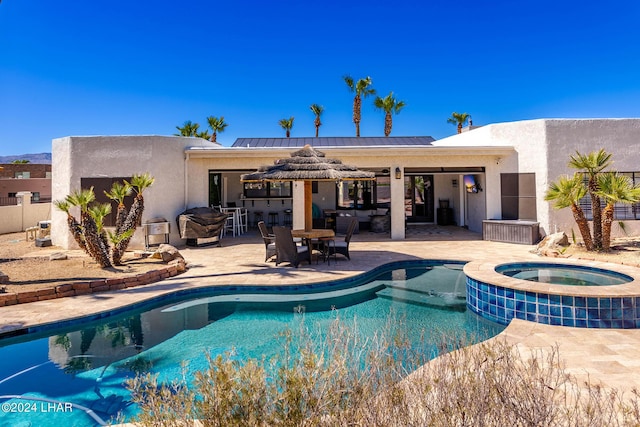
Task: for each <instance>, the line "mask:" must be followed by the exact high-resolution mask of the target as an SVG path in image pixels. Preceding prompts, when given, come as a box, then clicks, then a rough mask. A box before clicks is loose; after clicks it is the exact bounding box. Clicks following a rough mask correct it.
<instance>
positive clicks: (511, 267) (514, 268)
mask: <svg viewBox="0 0 640 427" xmlns="http://www.w3.org/2000/svg"><path fill="white" fill-rule="evenodd" d="M496 271H497V272H498V273H500V274H503V275H505V276H509V277H513V278H516V279H522V280H528V281H531V282H539V283H551V284H555V285H570V286H612V285H621V284H623V283H629V282H631V281H633V277H631V276H628V275H626V274H622V273H618V272H617V271H613V270H606V269H603V268H595V267H586V266H582V265H569V264H551V263H541V262H523V263H508V264H502V265H498V266H496Z"/></svg>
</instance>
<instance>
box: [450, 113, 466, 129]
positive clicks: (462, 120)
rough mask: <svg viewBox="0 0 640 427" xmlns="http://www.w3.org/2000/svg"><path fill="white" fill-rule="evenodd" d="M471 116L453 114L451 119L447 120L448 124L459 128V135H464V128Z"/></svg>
mask: <svg viewBox="0 0 640 427" xmlns="http://www.w3.org/2000/svg"><path fill="white" fill-rule="evenodd" d="M470 117H471V116H470V115H469V114H468V113H456V112H453V113H451V117H449V118H448V119H447V123H451V124H454V125H457V126H458V133H462V126H464V125H465V124H466V123H467V120H469V118H470Z"/></svg>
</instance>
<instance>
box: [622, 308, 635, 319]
mask: <svg viewBox="0 0 640 427" xmlns="http://www.w3.org/2000/svg"><path fill="white" fill-rule="evenodd" d="M635 317H636V311H635V310H634V309H633V308H623V309H622V318H623V319H624V320H633V319H634V318H635Z"/></svg>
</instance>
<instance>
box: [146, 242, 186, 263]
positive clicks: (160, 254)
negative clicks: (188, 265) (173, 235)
mask: <svg viewBox="0 0 640 427" xmlns="http://www.w3.org/2000/svg"><path fill="white" fill-rule="evenodd" d="M153 258H160V259H162V261H164V262H169V261H173V260H174V259H176V258H180V259H182V260H183V261H184V257H183V256H182V255H181V254H180V252H179V251H178V249H176V248H175V247H174V246H171V245H167V244H166V243H163V244H161V245H160V246H159V247H158V250H156V252H155V253H154V254H153Z"/></svg>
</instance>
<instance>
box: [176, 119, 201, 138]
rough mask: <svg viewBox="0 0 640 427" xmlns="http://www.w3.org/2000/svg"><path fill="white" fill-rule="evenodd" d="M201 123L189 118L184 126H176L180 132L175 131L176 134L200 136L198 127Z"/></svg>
mask: <svg viewBox="0 0 640 427" xmlns="http://www.w3.org/2000/svg"><path fill="white" fill-rule="evenodd" d="M199 128H200V125H199V124H198V123H193V122H192V121H191V120H187V121H186V122H184V123H183V124H182V126H176V129H178V132H179V133H174V135H175V136H198V129H199Z"/></svg>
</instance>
